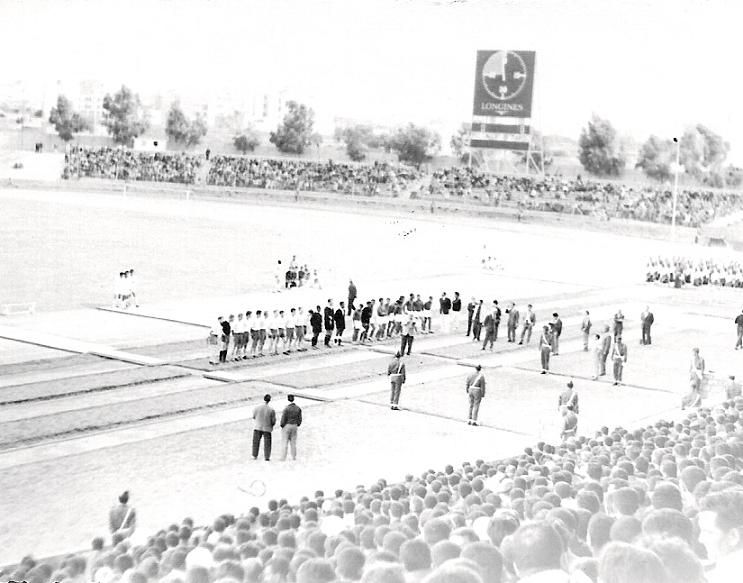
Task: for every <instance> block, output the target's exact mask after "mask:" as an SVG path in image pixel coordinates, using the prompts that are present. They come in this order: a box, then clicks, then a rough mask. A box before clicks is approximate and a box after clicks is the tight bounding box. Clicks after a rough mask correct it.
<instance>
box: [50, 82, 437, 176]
mask: <svg viewBox="0 0 743 583" xmlns="http://www.w3.org/2000/svg"><path fill="white" fill-rule="evenodd" d="M103 109H104V111H105V116H104V120H103V124H104V125H105V126H106V128H107V129H108V133H109V135H110V136H111V137H112V138H113V140H114V142H116V143H117V144H123V145H127V146H131V145H132V143H133V142H134V139H135V138H137V137H139V136H141V135H143V134H144V133H145V132H146V131H147V130H148V129H149V119H148V117H147V113H146V111H145V109H144V107H143V106H142V103H141V101H140V98H139V95H137V94H136V93H134V92H132V91H131V89H129V88H128V87H126V86H123V87H122V88H121V89H120V90H119V91H117V92H116V93H114V94H113V95H106V97H105V98H104V100H103ZM314 118H315V114H314V111H313V110H312V108H310V107H308V106H307V105H304V104H301V103H298V102H296V101H289V102H288V103H287V112H286V115H285V116H284V119H283V120H282V122H281V123H280V124H279V126H278V127H277V128H276V130H275V131H273V132H271V134H270V137H269V141H270V143H272V144H273V145H274V146H275V147H276V149H277V150H279V151H280V152H284V153H288V154H296V155H302V154H304V153H305V152H306V151H307V150H308V149H309V148H310V147H319V146H320V144H321V143H322V137H321V136H320V134H318V133H317V132H316V131H315V129H314V123H315V119H314ZM49 123H51V124H53V125H54V127H55V129H56V131H57V133H58V135H59V137H60V138H62V139H63V140H64V141H66V142H68V141H70V140H72V139H73V138H74V136H75V135H76V134H78V133H80V132H83V131H87V130H90V124H89V123H88V121H87V120H85V119H84V118H83V117H82V116H81V115H80V114H79V113H77V112H75V111H74V110H73V108H72V104H71V103H70V101H69V99H67V98H66V97H65V96H64V95H60V96H59V97H58V98H57V106H56V107H54V108H53V109H52V111H51V113H50V116H49ZM223 123H225V124H226V125H231V126H233V129H234V126H236V125H238V124H241V116H239V115H236V116H234V117H233V119H229V120H223ZM207 131H208V127H207V123H206V120H205V119H204V117H203V116H201V115H198V114H197V115H196V117H195V118H193V119H189V118H188V117H187V116H186V114H185V113H184V112H183V109H182V108H181V106H180V104H179V103H178V102H176V103H173V104H172V105H171V107H170V110H169V111H168V117H167V121H166V124H165V133H166V134H167V135H168V137H169V138H170V139H171V140H172V141H173V142H175V143H176V144H181V145H183V146H186V147H189V146H195V145H197V144H199V143H200V142H201V140H202V138H203V137H204V136H206V134H207ZM336 137H339V138H340V139H341V140H342V141H344V142H345V144H346V152H347V153H348V155H349V157H350V158H351V159H352V160H354V161H362V160H364V159H365V158H366V156H367V153H368V151H369V149H376V148H384V149H385V150H386V151H387V152H391V151H394V152H396V153H397V155H398V158H399V160H400V161H401V162H406V163H410V164H415V165H417V166H418V165H420V164H422V163H424V162H426V161H428V160H430V159H431V158H432V157H433V156H435V155H436V154H437V153H438V152H439V150H440V148H441V138H440V136H439V135H438V134H437V133H435V132H432V131H431V130H429V129H427V128H425V127H421V126H416V125H414V124H409V125H408V126H406V127H405V128H401V129H399V130H398V131H397V132H395V133H393V134H391V135H384V136H378V135H375V134H374V132H373V131H372V129H371V128H370V127H368V126H363V125H359V126H353V127H349V128H346V129H343V130H340V132H339V133H337V135H336ZM232 142H233V145H234V146H235V148H236V149H237V150H238V151H240V152H242V153H248V152H252V151H254V150H255V149H256V148H257V147H258V145H259V144H260V137H259V135H258V132H257V131H256V130H255V128H253V127H252V126H248V127H247V128H244V129H239V128H237V129H235V134H234V136H233V140H232Z"/></svg>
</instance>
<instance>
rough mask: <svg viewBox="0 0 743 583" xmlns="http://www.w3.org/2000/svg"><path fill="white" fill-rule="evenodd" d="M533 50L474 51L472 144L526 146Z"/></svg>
mask: <svg viewBox="0 0 743 583" xmlns="http://www.w3.org/2000/svg"><path fill="white" fill-rule="evenodd" d="M535 60H536V53H535V52H534V51H510V50H491V51H478V52H477V61H476V66H475V99H474V107H473V112H472V133H471V136H470V146H471V147H472V148H489V149H497V150H522V151H527V150H528V149H529V140H530V134H531V115H532V113H531V112H532V94H533V90H534V64H535Z"/></svg>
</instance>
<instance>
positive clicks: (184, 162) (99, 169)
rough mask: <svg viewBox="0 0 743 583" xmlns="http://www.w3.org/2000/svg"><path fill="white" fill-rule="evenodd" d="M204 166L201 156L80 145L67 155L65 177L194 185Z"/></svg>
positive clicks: (63, 176) (63, 175)
mask: <svg viewBox="0 0 743 583" xmlns="http://www.w3.org/2000/svg"><path fill="white" fill-rule="evenodd" d="M201 164H202V158H201V157H200V156H193V155H190V154H185V153H184V154H170V153H168V154H163V153H159V152H155V153H153V152H137V151H134V150H129V149H126V148H85V147H82V146H77V147H74V148H71V149H70V152H69V153H67V154H65V166H64V171H63V174H62V178H65V179H69V178H72V177H87V178H107V179H112V180H137V181H139V180H144V181H150V182H175V183H179V184H193V183H194V181H195V180H196V175H197V173H198V170H199V168H200V167H201Z"/></svg>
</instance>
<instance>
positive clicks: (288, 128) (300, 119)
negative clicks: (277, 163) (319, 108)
mask: <svg viewBox="0 0 743 583" xmlns="http://www.w3.org/2000/svg"><path fill="white" fill-rule="evenodd" d="M286 107H287V109H288V111H287V113H286V115H285V116H284V120H283V121H282V122H281V124H280V125H279V126H278V127H277V128H276V131H275V132H271V137H270V138H269V141H270V142H271V143H272V144H273V145H274V146H276V149H278V150H279V152H285V153H289V154H304V151H305V150H306V149H307V148H309V147H310V146H312V145H318V137H319V136H318V135H317V134H315V133H314V132H313V127H314V123H315V112H314V111H312V109H311V108H309V107H307V106H306V105H304V104H301V103H297V102H296V101H289V102H287V104H286Z"/></svg>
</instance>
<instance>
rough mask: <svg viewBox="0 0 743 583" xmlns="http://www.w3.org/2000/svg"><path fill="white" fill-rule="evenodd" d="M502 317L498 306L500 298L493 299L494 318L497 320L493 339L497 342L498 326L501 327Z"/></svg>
mask: <svg viewBox="0 0 743 583" xmlns="http://www.w3.org/2000/svg"><path fill="white" fill-rule="evenodd" d="M500 317H501V311H500V308H499V307H498V300H493V320H495V334H494V336H493V341H494V342H497V340H498V328H499V327H500Z"/></svg>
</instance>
